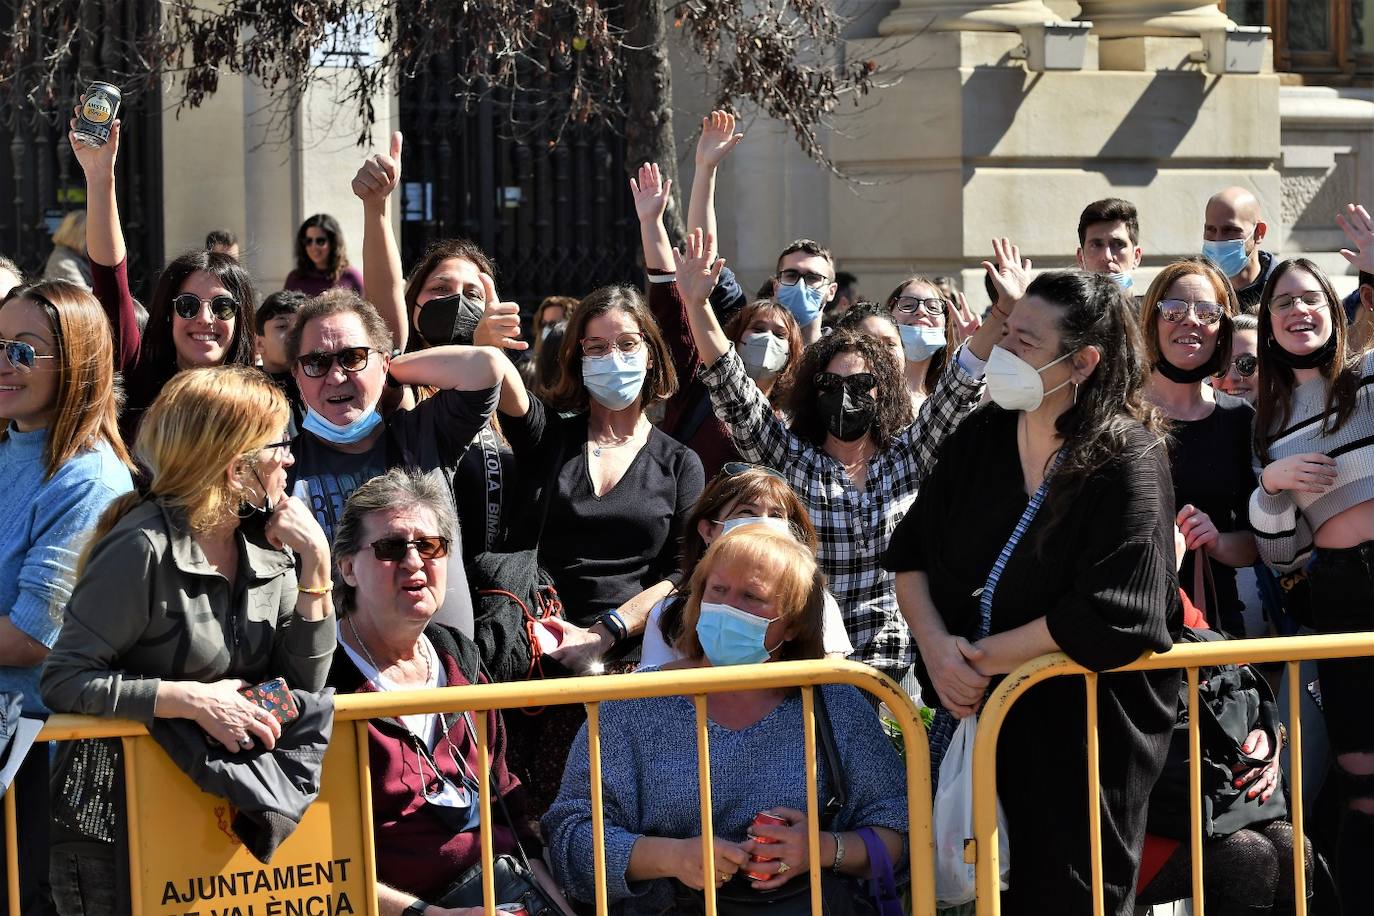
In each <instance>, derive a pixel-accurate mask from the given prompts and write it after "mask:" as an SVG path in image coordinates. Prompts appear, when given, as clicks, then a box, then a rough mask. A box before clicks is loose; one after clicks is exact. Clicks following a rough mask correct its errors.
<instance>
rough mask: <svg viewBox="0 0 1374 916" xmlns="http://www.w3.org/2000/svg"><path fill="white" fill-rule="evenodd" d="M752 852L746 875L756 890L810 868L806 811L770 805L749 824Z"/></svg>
mask: <svg viewBox="0 0 1374 916" xmlns="http://www.w3.org/2000/svg"><path fill="white" fill-rule="evenodd" d="M745 845H746V846H747V847H749V851H750V853H751V855H750V858H749V865H748V866H747V869H748V875H749V877H750V878H752V879H754V880H753V887H754V888H755V889H757V890H772V889H773V888H776V887H782V886H783V885H784V884H786V883H787V882H788V881H791V880H792V879H793V878H795V877H796V876H797V875H800V874H803V873H805V872H806V871H807V869H809V868H810V867H811V847H810V844H809V843H808V842H807V836H806V813H805V812H802V811H797V810H795V809H793V808H770V809H769V810H767V811H764V812H761V813H760V814H759V815H758V817H756V818H754V823H753V824H752V825H750V827H749V842H748V843H746V844H745Z"/></svg>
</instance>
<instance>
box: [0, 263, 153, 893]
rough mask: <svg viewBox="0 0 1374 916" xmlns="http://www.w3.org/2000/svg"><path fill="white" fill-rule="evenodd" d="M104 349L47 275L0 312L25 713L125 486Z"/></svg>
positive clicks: (0, 597) (91, 317)
mask: <svg viewBox="0 0 1374 916" xmlns="http://www.w3.org/2000/svg"><path fill="white" fill-rule="evenodd" d="M113 350H114V347H113V344H112V342H111V340H110V326H109V322H107V321H106V320H105V313H104V312H103V311H102V310H101V308H100V303H98V302H96V301H95V298H94V297H93V296H92V295H91V294H90V293H89V292H87V291H86V290H84V289H82V288H81V287H78V286H76V285H74V284H71V283H66V282H63V281H59V280H50V281H45V282H43V283H39V284H36V285H34V286H30V287H27V288H24V287H19V288H17V289H15V290H14V291H13V295H11V296H9V297H8V298H7V299H6V301H5V304H4V305H3V306H0V417H4V418H6V422H5V425H4V428H3V429H0V480H3V481H4V482H5V484H4V485H5V516H6V519H5V522H4V524H0V691H3V692H5V693H6V694H9V695H17V696H19V697H20V703H21V709H22V711H23V712H24V713H25V714H41V713H44V712H46V711H47V708H46V707H45V706H44V705H43V701H42V698H41V697H40V696H39V692H38V674H39V668H40V666H41V665H42V664H43V660H44V659H45V658H46V657H47V655H48V650H49V649H51V648H52V645H53V642H54V641H55V640H56V639H57V633H58V629H59V627H60V625H61V621H62V617H61V608H62V606H63V605H64V604H66V602H67V598H68V596H70V594H71V589H72V583H73V581H74V580H75V578H76V569H75V566H76V564H75V563H74V562H73V559H74V557H75V555H76V553H77V551H79V550H80V549H81V545H82V543H83V542H84V539H85V537H86V533H87V531H88V530H89V529H90V528H92V527H94V526H95V523H96V520H97V519H99V517H100V513H101V512H102V511H104V509H105V507H106V506H107V505H109V504H110V502H111V501H113V500H114V499H115V498H116V497H118V496H120V495H121V494H123V493H127V492H129V491H130V490H131V489H133V481H132V479H131V478H130V475H129V469H130V467H131V465H130V462H129V456H128V453H127V452H125V450H124V444H123V442H121V441H120V438H119V429H118V427H117V425H116V396H115V382H114V355H113ZM15 781H16V783H18V795H17V798H18V802H19V810H18V815H19V819H18V825H19V829H20V831H21V832H20V836H21V837H22V839H23V843H22V844H21V845H20V849H19V873H20V887H21V893H22V895H23V904H22V906H21V908H20V909H21V911H22V912H25V913H39V912H48V905H44V904H43V903H42V902H41V901H42V900H44V899H46V898H47V897H48V896H49V895H50V891H48V889H47V888H48V877H47V876H48V818H49V814H48V755H47V751H46V749H44V748H43V747H41V746H40V747H39V748H36V749H34V750H33V751H32V752H31V753H30V754H29V755H28V756H27V757H25V758H24V762H23V764H22V765H21V766H20V768H19V772H18V774H17V775H16V776H15Z"/></svg>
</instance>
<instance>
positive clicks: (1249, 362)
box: [1231, 353, 1259, 378]
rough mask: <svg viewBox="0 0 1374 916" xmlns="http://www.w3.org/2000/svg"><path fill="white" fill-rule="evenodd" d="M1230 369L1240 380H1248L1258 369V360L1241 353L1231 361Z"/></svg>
mask: <svg viewBox="0 0 1374 916" xmlns="http://www.w3.org/2000/svg"><path fill="white" fill-rule="evenodd" d="M1231 368H1232V369H1234V370H1235V372H1236V375H1239V376H1240V377H1241V378H1249V377H1250V376H1252V375H1254V374H1255V370H1256V369H1258V368H1259V360H1258V359H1257V358H1256V357H1254V356H1252V355H1251V354H1249V353H1242V354H1241V355H1240V356H1237V357H1236V358H1235V359H1233V360H1231Z"/></svg>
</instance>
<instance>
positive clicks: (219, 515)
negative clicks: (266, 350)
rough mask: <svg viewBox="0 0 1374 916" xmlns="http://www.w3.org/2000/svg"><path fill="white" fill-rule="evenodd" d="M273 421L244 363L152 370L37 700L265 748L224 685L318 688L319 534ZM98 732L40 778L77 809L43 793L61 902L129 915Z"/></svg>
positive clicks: (270, 743) (243, 706)
mask: <svg viewBox="0 0 1374 916" xmlns="http://www.w3.org/2000/svg"><path fill="white" fill-rule="evenodd" d="M289 418H290V411H289V408H288V407H287V404H286V398H285V396H284V395H283V394H282V392H281V389H279V388H278V387H277V386H276V385H274V384H272V382H271V380H270V379H268V378H267V377H266V376H265V375H263V374H262V373H261V372H259V371H258V370H256V369H251V368H248V367H246V366H223V367H217V368H202V369H189V370H187V371H185V372H182V373H180V374H178V375H177V376H176V377H175V378H173V379H172V380H171V381H170V382H168V383H167V386H166V388H165V389H164V390H163V392H162V394H160V395H159V396H158V398H157V400H155V401H154V402H153V404H152V406H151V407H150V408H149V409H148V412H147V415H146V417H145V418H144V422H143V424H142V426H141V427H140V429H139V434H138V442H137V444H136V446H135V455H136V457H137V458H138V461H139V463H140V465H141V466H143V467H145V468H147V469H148V471H149V474H150V475H151V482H150V483H149V485H148V490H147V492H146V493H139V492H134V493H129V494H126V495H124V496H122V497H120V498H119V499H117V500H115V501H114V502H113V503H111V504H110V506H109V508H108V509H106V511H105V513H104V515H102V516H101V519H100V524H99V526H97V528H96V529H95V532H94V533H93V534H92V535H91V539H90V546H89V547H88V548H87V550H86V552H85V554H84V555H83V557H82V559H81V562H80V565H79V578H78V579H77V583H76V587H75V589H74V590H73V591H72V596H71V601H70V603H68V605H67V607H66V610H65V612H64V614H63V617H62V633H61V635H60V636H59V637H58V640H57V644H56V646H55V647H54V648H53V651H52V654H51V655H49V656H48V661H47V664H46V665H45V666H44V668H43V676H42V691H43V699H44V700H45V701H46V702H47V704H48V705H49V706H50V707H52V709H53V710H55V711H58V712H76V713H83V714H85V715H92V716H118V717H120V718H126V719H135V720H138V721H140V722H144V723H149V722H152V721H153V719H154V718H183V719H191V720H193V721H195V722H196V723H197V724H199V725H200V726H201V728H202V729H204V731H205V734H206V735H207V737H208V738H209V739H210V740H211V741H214V742H216V743H218V744H219V745H222V746H223V747H224V748H225V749H226V750H228V751H230V752H235V753H240V752H242V753H246V752H251V751H253V749H255V748H259V747H261V748H265V749H268V750H270V749H271V748H272V747H274V746H275V742H276V739H277V737H278V736H279V735H280V734H281V726H280V725H279V724H278V723H277V720H276V719H274V718H273V717H272V715H271V714H270V713H269V712H267V710H265V709H263V708H262V707H260V706H258V705H256V704H254V703H252V702H250V701H249V700H247V699H246V698H245V697H243V696H242V695H241V694H240V693H239V691H240V690H242V689H243V688H245V687H251V686H253V685H255V684H259V683H262V682H263V681H267V680H271V679H272V678H275V677H284V678H285V679H286V682H287V684H288V685H290V686H291V687H293V688H301V689H303V690H309V691H318V690H320V689H321V688H323V687H324V680H325V674H326V672H327V671H328V670H329V660H330V656H331V655H332V654H333V647H334V641H335V629H334V615H333V610H332V606H331V604H330V601H329V593H330V590H331V584H330V574H329V573H330V563H329V543H328V541H326V540H325V537H324V532H322V531H321V530H320V527H319V525H317V524H316V523H315V520H314V518H313V517H312V516H311V514H310V511H309V510H308V509H307V508H306V507H305V506H304V505H303V504H302V503H301V502H300V501H299V500H297V499H292V498H289V497H287V496H286V470H287V468H289V467H290V466H291V462H292V457H291V450H290V443H289V442H286V441H284V440H285V430H286V425H287V421H288V420H289ZM293 554H294V555H295V557H298V558H299V559H298V560H297V559H293ZM297 564H299V572H298V571H297V569H298V567H297ZM92 740H93V741H99V739H92ZM112 744H113V746H111V745H110V744H98V743H97V744H90V743H88V742H85V741H82V742H68V743H66V744H64V745H63V749H62V752H61V753H62V756H60V757H59V760H58V764H57V768H56V773H55V774H54V777H53V779H54V797H55V798H63V799H79V810H74V809H73V807H72V806H71V805H68V806H65V807H64V806H63V805H61V804H57V803H55V804H54V814H55V818H54V823H55V826H54V836H53V854H52V875H53V890H54V897H55V898H56V901H57V906H58V910H59V912H61V913H63V914H67V913H84V914H87V916H90V914H95V913H102V914H107V913H108V914H114V913H120V912H124V913H127V912H129V908H128V903H127V902H126V901H121V900H119V899H117V894H116V890H115V889H116V887H117V886H119V885H122V884H123V883H124V882H122V881H119V880H117V875H116V866H115V860H116V844H117V843H118V842H119V838H120V837H122V836H123V825H122V815H123V812H122V808H121V805H119V804H115V803H114V802H115V801H116V799H117V796H116V795H115V794H114V793H115V791H116V790H115V785H114V782H115V779H116V776H115V774H116V773H117V772H119V753H118V742H112ZM100 748H104V749H105V750H104V751H101V750H100ZM102 812H103V813H104V814H105V815H108V818H107V817H105V816H103V815H102Z"/></svg>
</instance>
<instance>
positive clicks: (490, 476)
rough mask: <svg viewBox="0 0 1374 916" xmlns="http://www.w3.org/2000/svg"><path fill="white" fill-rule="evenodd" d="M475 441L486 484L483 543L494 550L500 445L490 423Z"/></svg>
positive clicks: (497, 527) (498, 510)
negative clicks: (478, 447) (480, 449)
mask: <svg viewBox="0 0 1374 916" xmlns="http://www.w3.org/2000/svg"><path fill="white" fill-rule="evenodd" d="M477 443H478V445H480V446H481V448H482V475H483V479H484V480H485V482H486V486H487V492H486V502H487V518H486V522H487V526H486V531H485V532H484V534H485V540H484V541H483V543H484V544H485V545H486V547H485V549H486V550H495V549H496V545H497V543H498V542H499V540H500V536H501V446H500V444H499V443H498V442H497V441H496V433H495V432H493V431H492V428H491V424H490V423H488V424H487V425H486V426H483V427H482V429H481V430H480V431H479V432H478V433H477Z"/></svg>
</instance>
